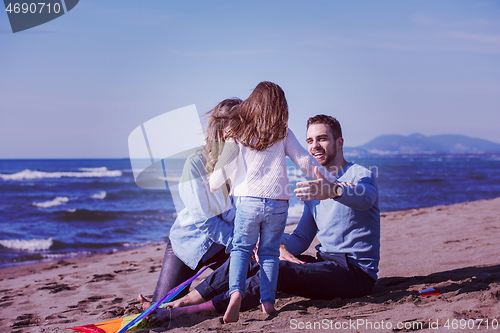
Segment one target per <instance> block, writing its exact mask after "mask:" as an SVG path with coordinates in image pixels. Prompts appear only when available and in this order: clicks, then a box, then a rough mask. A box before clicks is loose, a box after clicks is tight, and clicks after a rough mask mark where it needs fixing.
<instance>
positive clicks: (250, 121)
mask: <svg viewBox="0 0 500 333" xmlns="http://www.w3.org/2000/svg"><path fill="white" fill-rule="evenodd" d="M287 134H288V104H287V102H286V98H285V92H284V91H283V90H282V89H281V87H280V86H278V85H277V84H276V83H272V82H269V81H262V82H261V83H259V84H258V85H257V87H255V89H254V90H253V91H252V93H251V94H250V96H249V97H248V98H247V99H246V100H245V101H244V102H243V103H241V104H240V105H239V106H238V109H237V112H236V113H235V115H234V116H231V121H230V122H229V124H228V126H227V129H226V139H227V138H233V139H234V140H235V141H237V142H240V143H241V144H242V145H244V146H246V147H250V148H252V149H255V150H258V151H262V150H265V149H267V148H269V147H271V146H272V145H273V144H275V143H276V142H278V141H280V140H283V139H284V138H286V136H287Z"/></svg>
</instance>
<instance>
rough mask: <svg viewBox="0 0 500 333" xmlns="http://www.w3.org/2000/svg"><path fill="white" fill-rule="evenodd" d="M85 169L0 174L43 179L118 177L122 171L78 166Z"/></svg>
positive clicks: (20, 178)
mask: <svg viewBox="0 0 500 333" xmlns="http://www.w3.org/2000/svg"><path fill="white" fill-rule="evenodd" d="M83 169H86V170H84V171H82V172H45V171H32V170H29V169H26V170H23V171H20V172H17V173H13V174H0V178H2V179H3V180H25V179H44V178H62V177H73V178H98V177H120V176H121V175H122V172H121V171H120V170H108V169H107V168H106V167H102V168H80V170H83Z"/></svg>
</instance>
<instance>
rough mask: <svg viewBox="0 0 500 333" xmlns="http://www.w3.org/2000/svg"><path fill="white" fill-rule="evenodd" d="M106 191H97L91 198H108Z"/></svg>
mask: <svg viewBox="0 0 500 333" xmlns="http://www.w3.org/2000/svg"><path fill="white" fill-rule="evenodd" d="M106 194H107V193H106V191H101V192H99V193H96V194H92V196H91V198H92V199H104V198H106Z"/></svg>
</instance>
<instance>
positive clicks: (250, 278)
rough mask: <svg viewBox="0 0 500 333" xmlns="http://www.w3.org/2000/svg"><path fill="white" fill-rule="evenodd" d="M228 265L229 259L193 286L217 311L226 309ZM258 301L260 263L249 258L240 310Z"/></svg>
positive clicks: (227, 301)
mask: <svg viewBox="0 0 500 333" xmlns="http://www.w3.org/2000/svg"><path fill="white" fill-rule="evenodd" d="M229 265H230V260H227V261H226V262H225V263H224V264H222V266H220V267H219V268H218V269H216V270H215V271H213V272H212V273H211V274H210V275H209V276H208V277H207V278H206V279H205V280H203V281H202V282H201V283H200V284H199V285H197V286H196V288H195V289H196V290H197V291H198V292H199V293H200V295H201V297H203V299H204V300H207V301H209V300H211V301H212V303H213V305H214V307H215V310H216V311H217V312H218V313H224V311H226V309H227V306H228V305H229V299H230V298H231V296H230V295H229ZM259 303H260V265H259V264H258V263H257V261H256V260H255V259H251V260H250V266H249V270H248V274H247V279H246V281H245V296H244V297H243V300H242V302H241V311H246V310H250V309H253V308H255V307H256V306H258V305H259Z"/></svg>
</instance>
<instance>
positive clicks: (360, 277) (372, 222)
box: [143, 115, 380, 319]
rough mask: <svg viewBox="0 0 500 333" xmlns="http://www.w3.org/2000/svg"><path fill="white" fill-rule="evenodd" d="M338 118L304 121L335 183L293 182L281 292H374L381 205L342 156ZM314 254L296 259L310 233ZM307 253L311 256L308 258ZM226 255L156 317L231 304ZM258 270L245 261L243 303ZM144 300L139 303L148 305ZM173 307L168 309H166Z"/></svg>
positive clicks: (361, 172)
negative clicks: (292, 221)
mask: <svg viewBox="0 0 500 333" xmlns="http://www.w3.org/2000/svg"><path fill="white" fill-rule="evenodd" d="M343 144H344V139H343V138H342V130H341V127H340V124H339V122H338V121H337V120H336V119H335V118H333V117H330V116H326V115H317V116H314V117H312V118H310V119H309V120H308V122H307V146H308V151H309V153H310V154H311V155H313V156H314V157H315V158H316V159H317V160H318V161H319V162H320V164H321V165H323V166H324V167H325V168H326V169H327V170H328V171H330V172H331V173H332V174H335V175H336V176H337V177H338V181H339V182H338V183H329V182H327V181H326V180H324V179H322V178H321V177H320V176H319V174H318V173H316V174H317V175H318V179H317V180H313V181H305V182H300V183H297V186H298V188H297V189H296V190H295V193H296V195H297V197H299V198H300V200H303V201H306V202H305V205H304V213H303V215H302V217H301V219H300V222H299V224H298V226H297V228H296V229H295V230H294V232H293V233H292V234H291V235H287V234H285V236H284V238H283V241H282V244H281V248H280V259H281V260H280V265H279V276H278V286H277V289H278V291H281V292H285V293H289V294H294V295H298V296H303V297H308V298H313V299H334V298H338V297H340V298H354V297H361V296H364V295H368V294H371V293H372V291H373V288H374V285H375V282H376V280H377V272H378V263H379V259H380V211H379V208H378V190H377V185H376V181H375V175H374V174H373V173H372V172H370V171H369V170H367V169H366V168H364V167H362V166H360V165H357V164H353V163H347V162H346V160H345V159H344V155H343V150H342V148H343ZM315 236H316V237H317V238H318V240H319V242H320V244H319V245H317V246H316V249H317V251H318V252H317V254H316V258H312V257H311V258H310V259H306V258H301V259H304V260H306V261H307V262H305V261H302V260H300V259H299V258H300V257H299V258H297V256H299V255H300V254H301V253H303V252H304V251H305V250H307V248H308V247H309V246H310V245H311V243H312V241H313V239H314V237H315ZM311 259H312V260H311ZM228 284H229V261H226V263H224V264H223V265H222V266H221V267H219V268H218V269H217V270H215V271H214V272H212V274H211V275H210V276H208V277H207V279H205V281H203V282H201V283H200V284H199V285H198V286H197V287H196V288H195V289H194V290H192V291H191V292H190V293H189V294H188V295H186V296H184V297H183V298H181V299H179V300H177V301H174V302H171V303H169V304H168V305H167V307H168V308H167V309H159V310H157V311H158V313H157V315H156V317H157V318H158V319H162V318H175V317H178V316H181V315H185V314H191V313H195V312H199V311H212V312H217V313H224V311H225V310H226V308H227V305H228V303H229V299H230V296H229V292H228ZM259 286H260V274H259V266H258V262H257V261H256V260H252V262H251V263H250V268H249V273H248V278H247V280H246V293H245V297H244V298H243V301H242V306H241V310H242V311H244V310H247V309H251V308H253V307H256V306H258V304H259V298H260V291H259ZM146 305H147V304H143V306H146ZM169 308H170V309H169Z"/></svg>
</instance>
